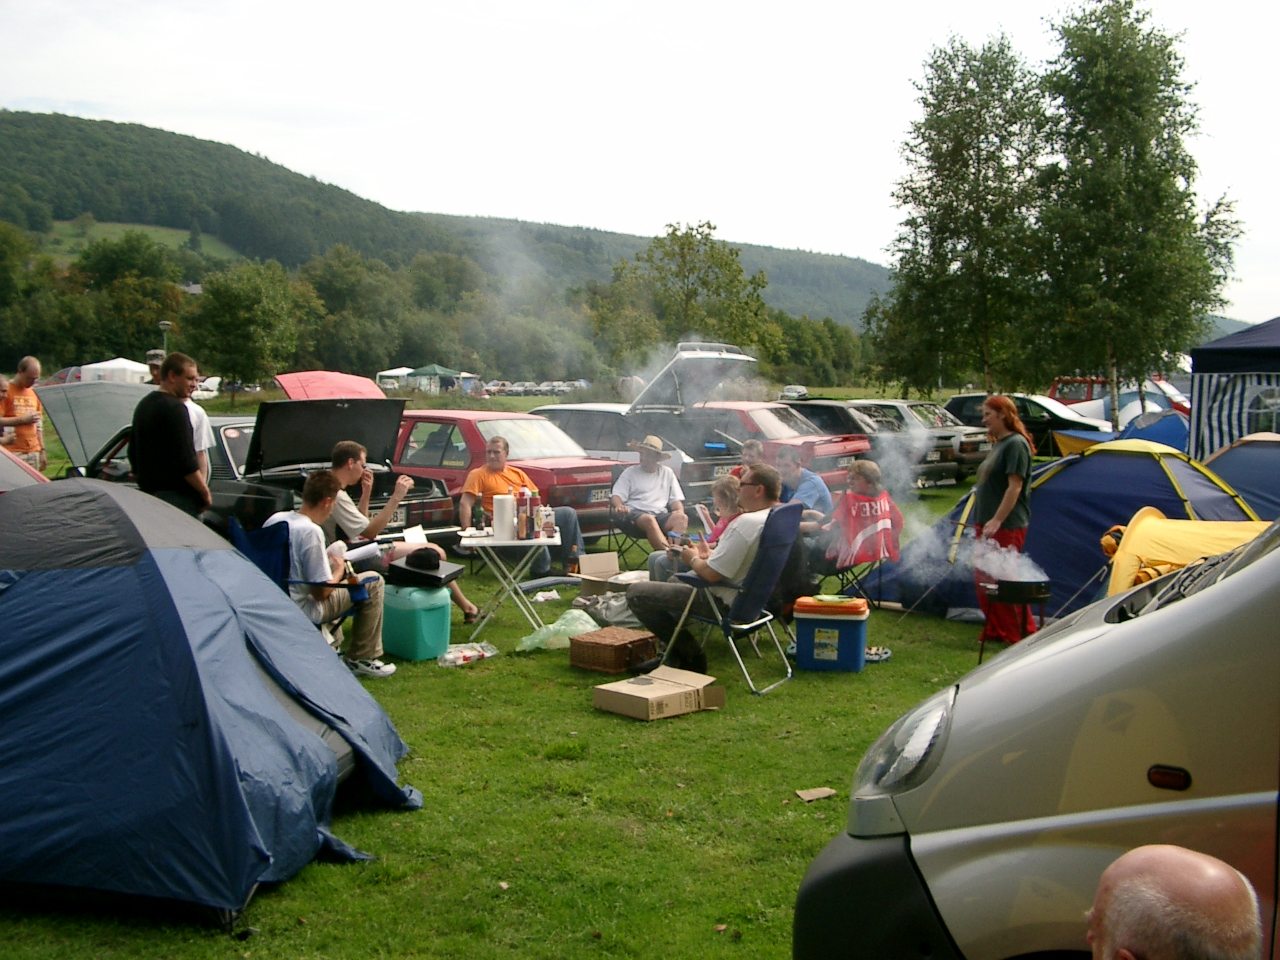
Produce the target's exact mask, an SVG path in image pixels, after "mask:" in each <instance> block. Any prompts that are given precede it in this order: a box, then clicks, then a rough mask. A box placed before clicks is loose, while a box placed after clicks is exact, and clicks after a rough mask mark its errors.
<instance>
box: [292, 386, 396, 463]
mask: <svg viewBox="0 0 1280 960" xmlns="http://www.w3.org/2000/svg"><path fill="white" fill-rule="evenodd" d="M276 383H278V384H280V389H281V390H283V391H284V395H285V396H286V397H288V398H289V399H290V400H328V399H346V400H356V399H364V400H382V399H385V397H386V394H385V393H383V392H382V388H381V387H379V386H378V385H377V384H376V383H374V382H373V381H372V380H370V379H369V378H368V377H357V376H356V375H354V374H351V373H334V372H333V371H332V370H299V371H297V372H296V373H282V374H280V375H278V376H277V377H276ZM369 454H370V459H372V455H373V451H372V450H370V451H369Z"/></svg>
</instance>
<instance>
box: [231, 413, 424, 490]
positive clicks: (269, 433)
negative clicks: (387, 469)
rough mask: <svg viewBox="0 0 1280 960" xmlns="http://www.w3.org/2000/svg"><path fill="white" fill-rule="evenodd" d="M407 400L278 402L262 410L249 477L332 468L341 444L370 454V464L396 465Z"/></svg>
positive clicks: (249, 458) (249, 461)
mask: <svg viewBox="0 0 1280 960" xmlns="http://www.w3.org/2000/svg"><path fill="white" fill-rule="evenodd" d="M403 413H404V401H403V400H389V399H387V398H386V397H382V398H380V399H378V400H348V399H330V400H273V401H270V402H268V403H264V404H262V405H261V406H259V407H258V419H257V422H256V423H255V424H254V427H253V438H252V439H251V440H250V441H249V452H248V454H247V455H246V456H245V464H244V471H245V473H246V474H251V473H261V472H263V471H265V470H277V469H279V468H281V467H299V466H306V465H308V464H324V465H325V466H328V464H329V462H330V459H331V458H332V456H333V446H334V444H336V443H337V442H338V441H339V440H354V441H356V443H359V444H363V445H364V447H365V449H367V450H368V451H369V463H390V462H391V457H392V454H393V453H395V446H396V437H397V436H398V435H399V432H400V417H401V415H402V414H403Z"/></svg>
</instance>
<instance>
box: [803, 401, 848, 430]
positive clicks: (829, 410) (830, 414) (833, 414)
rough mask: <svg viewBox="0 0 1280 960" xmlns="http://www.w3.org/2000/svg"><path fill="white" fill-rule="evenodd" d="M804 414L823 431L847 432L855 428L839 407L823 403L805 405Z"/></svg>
mask: <svg viewBox="0 0 1280 960" xmlns="http://www.w3.org/2000/svg"><path fill="white" fill-rule="evenodd" d="M804 416H805V418H806V419H807V420H808V421H809V422H810V423H812V424H813V425H814V426H815V427H817V428H818V430H819V431H820V432H821V433H847V432H848V431H849V430H851V429H853V427H852V426H851V425H850V424H849V422H848V421H847V420H846V419H845V415H844V412H843V411H842V410H841V409H840V408H839V407H828V406H824V405H821V404H818V405H815V406H810V407H805V408H804Z"/></svg>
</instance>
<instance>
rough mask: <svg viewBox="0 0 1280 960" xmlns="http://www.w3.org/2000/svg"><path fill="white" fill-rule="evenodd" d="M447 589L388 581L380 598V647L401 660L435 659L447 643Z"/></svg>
mask: <svg viewBox="0 0 1280 960" xmlns="http://www.w3.org/2000/svg"><path fill="white" fill-rule="evenodd" d="M449 612H450V608H449V591H448V590H447V589H446V588H445V587H396V586H391V585H388V586H387V587H386V592H385V595H384V596H383V601H382V649H383V650H385V651H386V652H387V653H389V654H391V655H392V656H393V657H399V658H400V659H402V660H434V659H435V658H436V657H438V656H440V654H442V653H444V652H445V650H446V649H448V647H449Z"/></svg>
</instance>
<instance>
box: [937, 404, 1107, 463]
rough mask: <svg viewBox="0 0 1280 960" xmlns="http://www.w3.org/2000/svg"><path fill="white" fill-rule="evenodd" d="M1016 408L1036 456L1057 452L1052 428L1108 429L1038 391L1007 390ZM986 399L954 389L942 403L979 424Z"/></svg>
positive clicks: (968, 421)
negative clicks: (957, 391) (1032, 442)
mask: <svg viewBox="0 0 1280 960" xmlns="http://www.w3.org/2000/svg"><path fill="white" fill-rule="evenodd" d="M1009 396H1010V397H1011V398H1012V399H1013V402H1014V404H1015V405H1016V406H1017V408H1018V416H1019V417H1021V418H1022V422H1023V423H1024V424H1025V425H1026V427H1027V432H1028V433H1030V434H1031V439H1032V440H1034V441H1035V444H1036V451H1035V452H1036V456H1040V457H1054V456H1057V454H1058V450H1057V446H1056V445H1055V444H1054V442H1053V431H1055V430H1088V431H1092V432H1104V433H1106V432H1110V430H1111V424H1110V422H1108V421H1106V420H1098V419H1095V418H1093V417H1083V416H1081V415H1080V414H1078V413H1076V412H1075V411H1074V410H1072V409H1071V408H1070V407H1068V406H1067V405H1066V404H1064V403H1059V402H1058V401H1057V400H1054V399H1053V398H1052V397H1045V396H1042V395H1040V394H1038V393H1011V394H1009ZM985 399H987V394H985V393H958V394H956V395H955V396H954V397H952V398H951V399H950V400H948V401H947V403H946V408H947V410H949V411H950V412H951V413H952V414H954V415H955V416H956V418H957V419H958V420H960V422H961V423H964V424H966V425H968V426H971V427H980V426H982V401H984V400H985Z"/></svg>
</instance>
